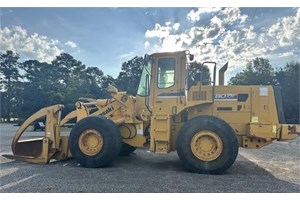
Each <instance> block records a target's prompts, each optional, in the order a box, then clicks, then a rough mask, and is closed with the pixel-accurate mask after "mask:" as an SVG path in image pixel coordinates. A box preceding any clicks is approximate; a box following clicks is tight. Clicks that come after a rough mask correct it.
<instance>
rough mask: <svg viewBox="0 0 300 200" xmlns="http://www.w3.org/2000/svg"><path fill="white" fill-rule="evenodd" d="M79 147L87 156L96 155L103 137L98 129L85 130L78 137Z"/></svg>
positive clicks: (101, 144) (100, 148)
mask: <svg viewBox="0 0 300 200" xmlns="http://www.w3.org/2000/svg"><path fill="white" fill-rule="evenodd" d="M78 144H79V149H80V150H81V152H82V153H84V154H86V155H88V156H94V155H97V154H98V153H99V152H100V151H101V150H102V147H103V138H102V135H101V133H100V132H99V131H96V130H94V129H88V130H85V131H84V132H83V133H81V135H80V137H79V141H78Z"/></svg>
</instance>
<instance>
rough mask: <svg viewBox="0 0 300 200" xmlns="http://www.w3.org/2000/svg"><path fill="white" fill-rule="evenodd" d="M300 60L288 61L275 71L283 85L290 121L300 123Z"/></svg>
mask: <svg viewBox="0 0 300 200" xmlns="http://www.w3.org/2000/svg"><path fill="white" fill-rule="evenodd" d="M299 68H300V63H299V62H290V63H287V64H286V66H285V67H283V68H280V69H279V71H277V72H276V73H275V78H276V80H277V82H278V83H279V85H280V86H281V92H282V97H283V99H282V101H283V110H284V112H285V116H286V120H287V122H288V123H298V124H300V117H299V76H300V73H299Z"/></svg>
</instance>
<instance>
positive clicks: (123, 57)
mask: <svg viewBox="0 0 300 200" xmlns="http://www.w3.org/2000/svg"><path fill="white" fill-rule="evenodd" d="M134 55H135V53H134V52H133V51H131V52H129V53H124V54H121V55H119V59H121V60H128V59H131V58H132V57H133V56H134Z"/></svg>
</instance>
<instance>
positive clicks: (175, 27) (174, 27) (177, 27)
mask: <svg viewBox="0 0 300 200" xmlns="http://www.w3.org/2000/svg"><path fill="white" fill-rule="evenodd" d="M179 27H180V23H175V24H174V25H173V29H174V30H175V31H178V29H179Z"/></svg>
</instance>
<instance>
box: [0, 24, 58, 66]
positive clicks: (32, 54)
mask: <svg viewBox="0 0 300 200" xmlns="http://www.w3.org/2000/svg"><path fill="white" fill-rule="evenodd" d="M6 50H12V51H14V52H16V53H18V54H20V55H21V56H23V58H24V57H25V59H37V60H39V61H42V62H50V61H51V60H53V59H54V58H55V57H56V56H57V55H59V54H60V53H62V52H63V50H62V48H60V42H59V41H58V40H53V39H49V38H48V37H47V36H42V35H39V34H37V33H33V34H28V33H27V31H26V29H24V28H22V27H20V26H13V27H11V28H8V27H4V28H1V29H0V51H1V52H4V51H6Z"/></svg>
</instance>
